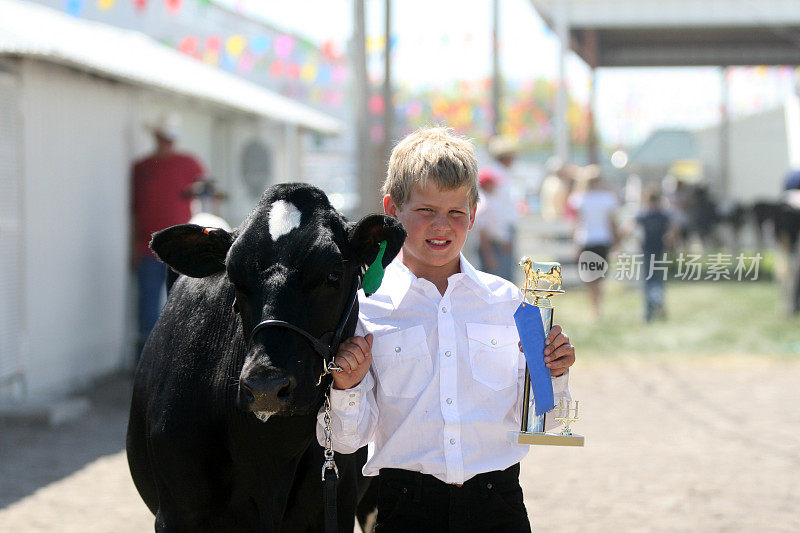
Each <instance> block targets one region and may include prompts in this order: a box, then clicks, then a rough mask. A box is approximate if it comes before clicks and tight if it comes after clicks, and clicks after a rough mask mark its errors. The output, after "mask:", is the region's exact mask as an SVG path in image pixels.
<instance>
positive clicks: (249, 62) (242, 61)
mask: <svg viewBox="0 0 800 533" xmlns="http://www.w3.org/2000/svg"><path fill="white" fill-rule="evenodd" d="M255 65H256V62H255V58H254V57H253V54H250V53H248V52H245V53H243V54H242V55H241V57H240V58H239V72H240V73H241V74H245V75H247V74H250V73H251V72H253V67H255Z"/></svg>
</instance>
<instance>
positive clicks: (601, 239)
mask: <svg viewBox="0 0 800 533" xmlns="http://www.w3.org/2000/svg"><path fill="white" fill-rule="evenodd" d="M567 203H568V204H569V206H570V207H571V208H572V209H573V211H574V213H575V225H574V230H573V234H572V237H573V242H574V243H575V244H576V245H577V248H578V249H579V250H580V251H579V254H580V253H583V252H593V253H595V254H597V255H599V256H600V257H601V258H602V259H603V260H604V261H606V262H607V261H608V254H609V251H610V250H611V248H613V247H614V246H615V245H616V244H617V242H618V241H619V232H618V229H617V223H616V211H617V208H618V207H619V200H618V198H617V195H616V194H615V193H614V192H613V191H611V190H609V189H608V188H607V187H606V186H605V182H604V180H603V178H602V177H601V176H600V174H599V169H598V167H597V165H589V166H587V167H584V168H583V169H581V174H580V178H579V180H578V186H577V187H576V189H575V192H573V193H572V194H571V195H570V197H569V199H568V200H567ZM602 282H603V278H602V277H600V278H598V279H596V280H594V281H590V282H588V285H589V298H590V300H591V304H592V309H591V316H592V320H598V319H599V318H600V314H601V313H600V311H601V296H602V293H601V284H602Z"/></svg>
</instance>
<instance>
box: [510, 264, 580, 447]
mask: <svg viewBox="0 0 800 533" xmlns="http://www.w3.org/2000/svg"><path fill="white" fill-rule="evenodd" d="M519 264H520V266H521V267H522V268H523V270H524V271H525V284H524V286H523V287H522V304H520V306H519V308H518V309H517V312H516V313H515V314H514V320H515V322H516V323H517V331H518V333H519V337H520V341H521V342H522V347H523V351H524V352H525V359H526V361H527V365H526V369H525V382H524V387H525V388H524V392H523V401H522V406H521V407H520V408H521V411H522V417H521V418H522V422H521V427H520V430H519V431H513V432H511V433H510V435H509V436H510V438H511V440H512V442H515V443H517V444H538V445H550V446H583V444H584V437H583V435H575V434H573V433H572V430H571V428H570V424H572V423H573V422H575V421H577V420H580V418H579V402H577V401H576V402H575V404H574V406H573V404H572V400H564V399H562V400H561V401H559V403H558V404H557V405H556V404H554V400H553V385H552V382H551V377H550V369H549V368H547V366H546V365H545V363H544V359H543V354H542V351H543V350H544V339H545V338H546V336H547V333H548V332H549V331H550V329H551V328H552V327H553V303H552V300H551V298H553V297H554V296H557V295H560V294H564V291H563V290H562V289H561V265H560V264H559V263H536V262H533V261H531V259H530V258H529V257H523V258H522V260H521V261H520V263H519ZM548 417H553V419H554V420H557V421H560V422H561V423H562V424H563V427H562V429H561V431H560V432H558V433H547V432H546V431H545V426H546V422H547V419H548Z"/></svg>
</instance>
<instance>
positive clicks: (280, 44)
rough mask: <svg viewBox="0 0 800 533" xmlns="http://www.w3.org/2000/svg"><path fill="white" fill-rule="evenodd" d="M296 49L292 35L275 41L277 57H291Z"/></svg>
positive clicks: (283, 36) (282, 36)
mask: <svg viewBox="0 0 800 533" xmlns="http://www.w3.org/2000/svg"><path fill="white" fill-rule="evenodd" d="M293 48H294V39H293V38H292V37H291V36H290V35H281V36H280V37H278V38H277V39H275V55H277V56H278V57H280V58H281V59H285V58H287V57H289V55H291V53H292V49H293Z"/></svg>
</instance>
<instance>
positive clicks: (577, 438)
mask: <svg viewBox="0 0 800 533" xmlns="http://www.w3.org/2000/svg"><path fill="white" fill-rule="evenodd" d="M508 438H509V440H510V441H511V442H513V443H514V444H528V445H539V446H583V442H584V437H583V435H561V434H560V433H530V432H525V431H509V432H508Z"/></svg>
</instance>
